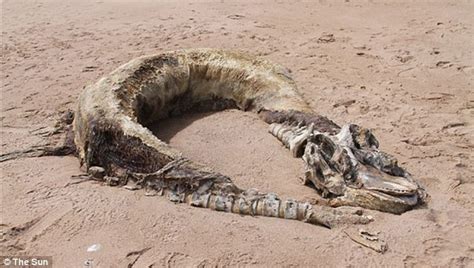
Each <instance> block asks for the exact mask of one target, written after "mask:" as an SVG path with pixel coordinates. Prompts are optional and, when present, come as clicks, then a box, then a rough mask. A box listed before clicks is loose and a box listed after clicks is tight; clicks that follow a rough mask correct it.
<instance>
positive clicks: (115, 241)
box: [0, 0, 474, 267]
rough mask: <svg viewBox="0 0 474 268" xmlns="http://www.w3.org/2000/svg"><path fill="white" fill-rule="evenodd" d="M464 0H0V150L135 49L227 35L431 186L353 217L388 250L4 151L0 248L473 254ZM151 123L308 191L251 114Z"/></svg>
mask: <svg viewBox="0 0 474 268" xmlns="http://www.w3.org/2000/svg"><path fill="white" fill-rule="evenodd" d="M420 2H424V3H420ZM473 13H474V5H473V4H472V2H471V1H429V3H428V1H390V0H380V1H376V0H374V1H353V0H350V1H329V0H326V1H323V0H321V1H319V2H317V1H314V2H303V1H295V2H294V3H291V2H289V1H288V2H287V1H267V2H260V3H252V2H251V1H241V2H234V1H228V0H222V1H215V2H210V1H207V2H204V1H200V2H198V1H194V2H185V1H179V2H178V1H175V2H163V1H151V0H150V1H143V0H142V1H111V0H103V1H57V2H54V1H42V0H39V1H26V0H22V1H20V0H15V1H2V24H1V29H2V57H1V68H2V73H1V85H2V86H1V114H0V118H1V152H2V153H5V152H10V151H13V150H19V149H24V148H28V147H30V146H33V145H38V144H44V143H46V142H47V141H48V140H51V139H54V140H59V137H44V133H47V131H48V130H50V129H51V128H52V127H53V126H54V124H55V122H56V120H57V118H58V117H59V116H60V114H61V112H64V111H66V110H67V109H74V107H75V101H76V98H77V96H78V94H79V93H80V92H81V89H82V88H83V86H84V85H87V84H91V83H94V82H95V81H96V80H97V79H99V78H100V77H101V76H103V75H105V74H107V73H109V72H110V71H112V70H113V69H115V68H116V67H118V66H119V65H121V64H123V63H125V62H127V61H129V60H131V59H133V58H135V57H138V56H141V55H147V54H153V53H159V52H162V51H166V50H173V49H179V48H192V47H215V48H227V49H239V50H243V51H246V52H249V53H252V54H255V55H260V56H262V57H264V58H266V59H269V60H272V61H275V62H278V63H280V64H283V65H285V66H287V67H289V68H290V69H291V70H292V75H293V76H294V79H295V80H296V81H297V83H298V86H299V90H300V91H301V93H302V94H303V95H304V97H305V98H306V99H307V100H308V102H309V103H310V104H311V106H312V107H313V108H314V109H315V110H316V111H318V112H319V113H321V114H323V115H326V116H328V117H329V118H331V119H333V120H335V121H336V122H337V123H338V124H345V123H348V122H352V123H357V124H360V125H362V126H365V127H369V128H372V129H373V130H374V132H375V135H376V136H377V137H378V139H379V141H380V143H381V148H382V149H383V150H385V151H387V152H390V153H392V154H394V155H395V156H397V158H398V159H399V162H400V163H401V164H402V165H403V166H405V167H407V169H408V170H409V171H410V172H411V173H412V174H413V176H414V177H415V178H417V179H418V180H419V181H420V182H421V183H422V184H424V185H425V187H426V189H427V191H428V193H429V194H430V196H431V198H430V200H429V202H428V203H427V205H426V206H423V207H420V208H417V209H415V210H412V211H409V212H406V213H404V214H402V215H391V214H386V213H380V212H375V211H369V212H368V213H369V214H371V215H373V216H374V218H375V221H374V222H373V223H371V224H369V225H367V226H363V228H366V229H368V230H371V231H379V232H380V236H381V237H382V238H384V239H385V240H386V241H387V243H388V246H389V249H388V251H387V252H386V253H385V254H379V253H376V252H374V251H372V250H370V249H368V248H365V247H362V246H360V245H358V244H355V243H354V242H352V241H351V240H350V239H348V238H347V236H346V235H345V234H344V230H345V229H344V228H358V227H352V226H348V227H344V228H338V229H333V230H329V229H326V228H323V227H319V226H313V225H309V224H305V223H302V222H297V221H285V220H280V219H273V218H262V217H242V216H239V215H231V214H227V213H219V212H214V211H210V210H206V209H198V208H192V207H189V206H186V205H176V204H173V203H171V202H169V201H167V200H165V198H161V197H146V196H144V195H143V192H141V191H135V192H132V191H128V190H125V189H123V188H113V187H107V186H103V185H101V184H99V183H94V182H84V183H79V184H71V182H73V180H71V179H70V177H71V176H72V175H76V174H79V173H81V172H83V171H81V169H80V165H79V161H78V160H77V159H76V158H75V157H73V156H68V157H42V158H29V159H18V160H14V161H8V162H3V163H0V168H1V180H2V183H1V187H2V190H1V192H2V202H1V211H2V213H1V221H0V224H1V227H2V231H3V233H4V234H6V235H4V237H3V239H2V240H1V242H0V247H1V249H2V254H22V255H43V256H52V257H53V261H54V267H82V265H83V264H84V262H85V261H86V260H88V259H90V260H91V261H92V262H93V264H94V267H124V266H127V265H131V266H133V267H161V266H169V267H190V266H214V267H215V266H219V267H222V266H259V267H272V266H285V267H288V266H311V267H317V266H320V267H327V266H351V267H366V266H394V267H400V266H407V267H413V266H415V267H420V266H421V267H423V266H425V267H427V266H438V267H447V266H451V267H469V266H470V267H473V265H474V242H473V241H474V209H473V205H474V201H473V198H472V196H473V192H474V167H473V165H472V163H474V155H473V150H474V149H473V148H474V139H473V133H474V127H473V126H474V124H473V123H474V120H473V118H474V116H473V115H474V93H473V78H474V68H473V64H474V57H473V51H474V49H473V48H474V41H473V40H474V38H473V36H474V35H473V19H472V14H473ZM469 14H471V16H470V15H469ZM155 129H156V134H157V135H158V136H159V137H161V138H163V139H164V140H166V141H168V142H170V143H171V144H172V145H173V146H176V147H177V148H179V149H180V150H182V151H183V152H184V153H185V154H186V155H187V156H189V157H190V158H192V159H194V160H198V161H201V162H203V163H206V164H208V165H209V166H211V167H213V168H214V169H215V170H216V171H220V172H222V173H224V174H226V175H229V176H231V177H232V178H233V179H234V180H235V182H236V183H237V184H238V185H240V186H242V187H257V188H259V189H260V190H262V191H274V192H277V193H279V194H281V195H283V196H292V197H297V198H300V199H307V200H311V199H317V198H318V195H317V193H316V192H315V191H314V190H313V189H311V188H309V187H306V186H303V185H301V183H300V180H299V177H301V176H302V175H303V164H302V161H301V160H300V159H294V158H292V157H291V155H290V154H289V152H288V151H287V150H285V149H284V148H283V147H282V146H281V145H280V144H279V143H278V142H277V141H276V140H275V139H274V138H273V137H272V136H270V135H268V134H267V133H266V126H265V125H264V124H263V123H262V122H260V121H259V120H257V119H256V118H255V116H254V115H252V114H247V113H243V112H239V111H233V110H229V111H224V112H220V113H214V114H200V115H187V116H184V117H182V118H176V119H173V120H167V121H165V122H161V123H158V124H157V125H156V126H155ZM94 244H100V249H99V250H98V251H96V252H87V248H88V247H89V246H91V245H94ZM129 267H130V266H129Z"/></svg>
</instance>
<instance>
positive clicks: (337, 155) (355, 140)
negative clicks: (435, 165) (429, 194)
mask: <svg viewBox="0 0 474 268" xmlns="http://www.w3.org/2000/svg"><path fill="white" fill-rule="evenodd" d="M316 129H317V127H315V125H314V124H313V123H310V124H309V125H304V126H301V124H300V125H295V124H291V123H273V124H271V125H270V129H269V131H270V132H271V133H272V134H273V135H274V136H276V137H277V138H278V139H279V140H280V141H282V143H283V144H284V145H285V146H286V147H288V148H289V149H290V151H291V152H292V154H293V156H295V157H302V158H303V160H304V163H305V183H306V184H312V185H314V187H315V188H316V189H317V190H318V191H319V192H320V193H321V195H322V196H323V197H326V198H329V199H330V202H329V203H330V204H331V205H333V206H342V205H350V206H359V207H364V208H368V209H375V210H379V211H384V212H391V213H396V214H399V213H402V212H404V211H406V210H409V209H411V208H413V207H414V206H416V205H418V204H420V203H422V202H424V199H425V196H426V193H425V191H424V189H423V188H422V187H420V185H419V184H418V183H417V182H416V181H415V180H413V179H412V178H411V176H410V174H409V173H408V172H406V171H405V170H404V169H403V168H401V167H399V166H398V163H397V160H396V159H395V158H394V157H393V156H390V155H388V154H386V153H384V152H382V151H380V150H379V149H378V145H379V144H378V141H377V139H376V138H375V137H374V135H373V134H372V133H371V132H370V131H369V130H368V129H363V128H361V127H359V126H357V125H345V126H343V127H342V128H340V129H339V130H338V132H337V133H335V134H334V133H328V132H324V133H323V132H319V131H318V130H316Z"/></svg>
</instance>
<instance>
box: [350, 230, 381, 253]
mask: <svg viewBox="0 0 474 268" xmlns="http://www.w3.org/2000/svg"><path fill="white" fill-rule="evenodd" d="M344 233H345V234H346V235H347V236H349V238H350V239H352V241H354V242H356V243H358V244H360V245H362V246H364V247H368V248H370V249H372V250H375V251H377V252H379V253H382V254H383V253H385V252H386V251H387V249H388V247H387V243H386V242H385V241H383V240H382V239H380V238H379V237H378V235H379V233H372V232H368V231H366V230H363V229H359V230H358V231H356V230H344Z"/></svg>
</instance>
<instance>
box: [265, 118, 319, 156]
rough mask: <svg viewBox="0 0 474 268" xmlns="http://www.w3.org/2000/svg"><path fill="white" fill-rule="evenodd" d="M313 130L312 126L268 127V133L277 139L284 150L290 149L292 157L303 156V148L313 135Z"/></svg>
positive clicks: (286, 125)
mask: <svg viewBox="0 0 474 268" xmlns="http://www.w3.org/2000/svg"><path fill="white" fill-rule="evenodd" d="M313 129H314V124H310V125H308V126H301V127H297V126H296V127H295V126H291V125H288V124H279V123H273V124H271V125H270V126H269V132H270V133H271V134H272V135H273V136H275V137H277V138H278V140H280V141H281V142H282V143H283V144H284V145H285V147H286V148H288V149H290V152H291V154H292V155H293V157H300V156H301V155H302V154H303V151H304V147H303V146H304V145H305V144H306V141H307V139H308V137H309V136H310V135H311V134H312V133H313Z"/></svg>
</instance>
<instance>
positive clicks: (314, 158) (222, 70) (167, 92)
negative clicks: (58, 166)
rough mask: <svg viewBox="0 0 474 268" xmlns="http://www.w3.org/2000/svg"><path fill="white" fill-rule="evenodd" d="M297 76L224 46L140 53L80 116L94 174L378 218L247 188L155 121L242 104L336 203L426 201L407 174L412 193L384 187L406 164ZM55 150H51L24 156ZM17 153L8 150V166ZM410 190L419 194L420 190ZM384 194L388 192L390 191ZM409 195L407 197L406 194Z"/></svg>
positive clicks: (224, 203)
mask: <svg viewBox="0 0 474 268" xmlns="http://www.w3.org/2000/svg"><path fill="white" fill-rule="evenodd" d="M287 73H288V71H287V69H286V68H284V67H282V66H279V65H276V64H272V63H270V62H268V61H265V60H263V59H258V60H256V59H255V57H253V56H249V55H245V54H242V53H237V52H227V51H222V50H214V49H192V50H179V51H172V52H166V53H162V54H157V55H152V56H145V57H140V58H138V59H135V60H132V61H131V62H129V63H127V64H124V65H122V66H121V67H119V68H118V69H117V70H115V71H113V72H112V73H111V74H110V75H108V76H106V77H104V78H102V79H101V80H99V81H98V82H97V83H96V84H94V85H91V86H88V87H86V88H85V90H84V92H83V93H82V94H81V96H80V98H79V102H78V105H77V107H78V108H77V110H76V114H75V117H74V122H73V126H74V144H75V145H76V147H75V149H77V153H78V156H79V158H80V160H81V163H82V164H84V165H85V168H86V169H89V170H90V168H91V167H93V166H100V167H102V168H103V169H104V170H105V172H101V171H100V172H99V171H98V170H95V171H94V169H92V170H90V173H91V174H95V175H94V176H96V177H102V175H98V174H103V175H105V176H103V180H104V181H105V182H106V183H107V184H108V185H112V186H124V185H126V187H128V188H130V189H134V190H137V189H145V191H146V192H147V193H149V194H151V195H155V194H156V195H162V196H166V197H167V198H168V199H169V200H171V201H173V202H182V203H187V204H190V205H193V206H198V207H205V208H211V209H214V210H218V211H225V212H232V213H239V214H244V215H262V216H270V217H279V218H287V219H297V220H303V221H306V222H309V223H314V224H321V225H325V226H329V227H332V226H335V225H338V224H344V223H367V222H369V221H371V220H372V219H371V218H370V217H367V216H365V215H362V214H361V213H359V212H360V210H350V209H347V208H330V207H321V206H310V205H309V204H307V203H303V202H298V201H295V200H292V199H289V200H281V199H279V198H278V196H277V195H275V194H263V193H259V192H258V191H253V190H249V191H244V190H242V189H240V188H238V187H237V186H236V185H235V184H234V183H233V182H232V180H231V179H230V178H228V177H226V176H224V175H222V174H218V173H215V172H212V171H210V169H209V168H207V167H205V166H203V165H201V164H199V163H196V162H193V161H189V160H186V159H185V158H183V156H182V154H181V153H180V152H179V151H177V150H176V149H174V148H172V147H170V146H169V145H168V144H166V143H164V142H163V141H161V140H159V139H158V138H157V137H155V136H154V135H153V134H152V133H151V132H150V131H149V129H147V128H146V127H145V126H146V125H147V124H149V123H151V122H153V121H157V120H160V119H163V118H166V117H169V116H173V115H179V114H182V113H184V112H192V111H203V110H206V109H207V110H221V109H225V108H231V107H232V108H240V109H242V110H245V111H253V112H258V113H259V116H260V117H261V118H262V119H263V120H264V121H265V122H267V123H278V124H276V125H272V126H271V129H270V132H272V134H273V135H275V136H277V137H278V138H279V139H280V140H281V141H282V142H283V143H284V144H285V146H287V147H288V148H289V149H290V151H291V153H292V154H293V156H295V157H297V156H300V155H301V153H303V151H304V153H305V155H304V157H303V159H304V161H305V163H306V170H307V172H306V173H307V180H308V181H311V182H313V184H315V186H316V187H317V188H318V189H319V190H321V191H322V192H323V194H324V195H325V196H326V197H328V199H329V201H328V202H327V203H329V204H331V205H334V204H337V206H342V205H352V206H362V207H367V208H370V209H378V210H382V211H389V212H393V213H401V212H403V211H406V210H408V209H410V208H412V207H413V206H415V205H416V204H417V203H419V202H418V201H419V199H418V198H419V191H420V190H419V189H420V187H419V186H418V185H417V184H415V183H412V181H413V180H412V179H411V178H409V176H408V173H406V172H403V173H404V176H405V177H404V178H406V181H404V184H405V188H406V189H404V190H403V191H405V192H403V191H398V192H395V193H394V192H393V191H392V192H390V191H389V190H391V189H388V190H387V189H383V188H382V189H380V188H381V187H379V186H380V185H382V186H384V183H385V184H387V183H386V181H384V180H383V179H384V176H383V174H386V173H384V172H385V171H386V172H392V173H393V174H395V173H396V174H401V172H399V171H400V170H396V168H397V167H398V165H397V163H396V161H393V159H392V158H390V157H387V156H386V155H384V154H383V153H381V152H379V151H378V150H377V147H378V142H377V141H376V139H375V138H374V137H373V135H372V134H371V132H370V131H368V130H366V129H362V128H359V127H357V126H355V125H349V126H347V127H344V128H343V129H342V130H341V129H340V127H339V126H338V125H336V124H335V123H334V122H332V121H331V120H329V119H327V118H326V117H324V116H320V115H317V114H316V113H315V112H314V111H313V110H312V109H311V108H310V107H309V105H308V104H307V103H306V102H305V101H304V99H303V98H302V97H301V96H300V95H299V93H298V92H297V90H296V84H295V82H294V81H293V80H292V79H291V77H289V76H288V75H287ZM338 133H339V134H338ZM67 140H68V139H67ZM74 144H72V145H74ZM70 145H71V144H65V145H64V147H63V148H62V149H61V148H60V149H61V150H62V151H61V150H57V149H54V150H53V154H55V155H59V154H60V153H63V154H66V153H69V154H70V153H72V152H73V151H74V147H73V146H70ZM41 150H42V151H41ZM48 154H49V151H48V150H47V149H44V148H42V149H38V150H36V151H35V150H32V151H26V152H23V153H21V154H20V155H32V156H42V155H48ZM15 157H17V155H15V154H12V155H2V156H1V157H0V162H1V161H5V160H4V159H7V160H8V159H14V158H15ZM374 170H375V171H374ZM382 173H383V174H382ZM362 175H363V176H362ZM89 177H90V178H92V176H89ZM361 178H362V179H364V180H365V182H366V183H367V184H368V185H369V184H370V183H372V184H371V187H372V188H374V189H375V190H374V189H369V188H367V187H365V188H364V185H363V184H361V183H360V180H361ZM374 178H375V179H374ZM387 178H389V179H390V178H392V177H387ZM377 179H378V180H377ZM392 179H393V178H392ZM393 181H395V179H393V180H392V182H393ZM410 182H411V183H410ZM392 184H394V185H395V186H397V187H399V188H402V186H403V185H401V184H402V183H400V184H397V183H392ZM407 185H408V186H407ZM365 186H366V185H365ZM410 187H412V188H414V189H415V190H417V191H418V193H417V194H415V193H411V190H412V189H410ZM392 188H394V187H392ZM407 189H408V190H407ZM379 190H382V191H385V192H383V195H381V194H379V192H380V191H379ZM392 190H393V189H392ZM397 190H398V189H397ZM407 192H409V193H408V194H410V195H408V194H407ZM390 194H393V195H390ZM399 194H402V195H404V196H403V197H404V199H402V198H398V197H397V196H398V195H399ZM407 200H408V201H407Z"/></svg>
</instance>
